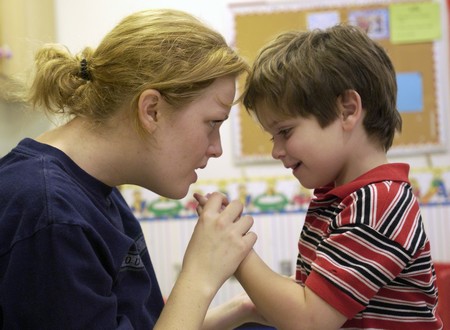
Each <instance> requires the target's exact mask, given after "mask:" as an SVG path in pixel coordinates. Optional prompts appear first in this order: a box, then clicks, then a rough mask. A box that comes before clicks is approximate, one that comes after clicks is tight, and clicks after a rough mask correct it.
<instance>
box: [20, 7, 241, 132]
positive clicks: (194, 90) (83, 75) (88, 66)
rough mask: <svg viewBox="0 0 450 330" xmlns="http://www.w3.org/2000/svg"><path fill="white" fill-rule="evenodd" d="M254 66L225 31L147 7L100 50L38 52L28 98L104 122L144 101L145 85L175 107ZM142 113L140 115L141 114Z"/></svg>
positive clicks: (121, 25)
mask: <svg viewBox="0 0 450 330" xmlns="http://www.w3.org/2000/svg"><path fill="white" fill-rule="evenodd" d="M244 71H248V66H247V63H246V62H245V61H244V60H243V59H242V58H241V57H240V56H239V55H238V54H237V53H236V52H235V51H234V50H233V49H232V48H231V47H230V46H228V45H227V43H226V41H225V40H224V38H223V36H222V35H221V34H219V33H217V32H216V31H214V30H212V29H211V28H209V27H208V26H206V25H205V24H203V23H202V22H201V21H199V20H198V19H196V18H195V17H193V16H191V15H190V14H187V13H185V12H182V11H178V10H166V9H164V10H146V11H141V12H137V13H134V14H132V15H130V16H128V17H126V18H124V19H123V20H122V21H121V22H120V23H119V24H118V25H117V26H116V27H115V28H114V29H113V30H112V31H111V32H110V33H108V34H107V35H106V36H105V37H104V39H103V40H102V42H101V43H100V44H99V46H98V47H97V49H95V50H94V49H91V48H85V49H84V50H83V51H82V52H81V53H79V54H77V55H72V54H71V53H70V52H69V51H68V49H66V48H64V47H62V46H59V45H48V46H46V47H44V48H42V49H41V50H39V51H38V52H37V54H36V56H35V75H34V77H33V80H32V85H31V86H30V89H29V95H28V101H29V102H30V103H31V104H32V105H33V106H35V107H37V106H43V107H44V109H45V111H47V112H48V113H49V114H55V113H62V114H66V115H69V116H71V117H73V116H79V117H86V118H89V119H92V121H93V122H96V123H101V122H102V121H104V120H105V119H107V118H109V117H110V116H111V115H112V114H113V113H114V112H115V111H117V110H118V109H119V108H121V107H123V106H129V107H130V108H131V109H136V108H137V102H138V98H139V95H140V94H141V93H142V92H143V91H144V90H146V89H149V88H152V89H156V90H158V91H159V92H160V93H161V95H162V96H163V97H164V99H165V100H166V101H167V102H168V103H169V104H171V105H172V106H173V107H174V108H175V109H176V108H179V107H181V106H183V105H185V104H187V103H189V102H191V101H192V100H193V98H195V97H196V96H198V95H199V94H200V93H201V92H202V90H204V89H205V88H206V87H208V86H209V85H210V84H211V83H212V82H213V81H214V80H215V79H216V78H219V77H223V76H229V75H232V76H237V75H239V74H241V73H243V72H244ZM135 118H136V120H137V114H136V117H135Z"/></svg>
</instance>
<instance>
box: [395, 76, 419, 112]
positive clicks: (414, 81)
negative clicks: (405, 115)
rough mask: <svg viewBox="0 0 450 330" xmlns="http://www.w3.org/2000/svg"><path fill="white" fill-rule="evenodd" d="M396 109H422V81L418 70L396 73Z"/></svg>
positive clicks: (403, 110) (412, 110)
mask: <svg viewBox="0 0 450 330" xmlns="http://www.w3.org/2000/svg"><path fill="white" fill-rule="evenodd" d="M397 87H398V92H397V109H398V111H400V112H422V111H423V83H422V75H421V73H420V72H399V73H397Z"/></svg>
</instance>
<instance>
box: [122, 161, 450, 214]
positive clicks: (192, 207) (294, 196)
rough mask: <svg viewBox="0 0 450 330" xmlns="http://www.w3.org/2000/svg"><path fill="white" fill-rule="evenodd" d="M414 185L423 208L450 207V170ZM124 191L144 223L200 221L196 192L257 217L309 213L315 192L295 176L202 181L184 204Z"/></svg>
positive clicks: (425, 172)
mask: <svg viewBox="0 0 450 330" xmlns="http://www.w3.org/2000/svg"><path fill="white" fill-rule="evenodd" d="M410 181H411V185H412V189H413V193H414V194H415V196H416V197H417V198H418V200H419V202H420V203H421V204H422V205H427V204H430V205H436V204H450V196H449V192H448V187H449V185H450V168H436V167H426V168H421V169H411V175H410ZM120 189H121V191H122V193H123V195H124V197H125V199H126V200H127V202H128V203H129V204H130V207H131V209H132V210H133V212H134V213H135V215H136V216H137V217H138V218H139V219H143V220H151V219H167V218H196V217H197V211H196V208H197V205H198V204H197V201H196V200H195V199H194V198H193V194H194V192H197V193H199V194H202V195H204V194H207V193H211V192H214V191H220V192H222V193H223V194H224V195H226V196H227V197H228V198H229V199H230V200H232V199H239V200H240V201H241V202H242V203H243V204H244V206H245V209H244V213H248V214H253V215H257V214H266V213H290V212H305V211H306V209H307V208H308V204H309V202H310V200H311V197H312V191H311V190H309V189H306V188H304V187H302V186H301V185H300V184H299V183H298V181H297V180H296V179H295V178H293V177H291V176H279V177H260V178H237V179H233V178H230V179H219V180H204V181H201V180H200V181H198V182H197V183H196V184H195V185H193V186H192V190H191V191H190V192H189V194H188V195H187V196H186V198H184V199H182V200H171V199H167V198H164V197H161V196H158V195H156V194H154V193H152V192H151V191H149V190H146V189H143V188H140V187H136V186H131V185H125V186H121V187H120Z"/></svg>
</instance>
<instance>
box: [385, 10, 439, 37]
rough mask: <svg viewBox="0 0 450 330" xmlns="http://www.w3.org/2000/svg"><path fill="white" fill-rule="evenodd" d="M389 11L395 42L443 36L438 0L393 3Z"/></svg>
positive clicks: (392, 35)
mask: <svg viewBox="0 0 450 330" xmlns="http://www.w3.org/2000/svg"><path fill="white" fill-rule="evenodd" d="M389 13H390V23H391V42H392V43H393V44H401V43H416V42H426V41H435V40H438V39H440V38H441V32H442V31H441V15H440V4H439V3H437V2H422V3H397V4H391V5H390V6H389Z"/></svg>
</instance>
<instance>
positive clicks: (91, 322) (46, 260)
mask: <svg viewBox="0 0 450 330" xmlns="http://www.w3.org/2000/svg"><path fill="white" fill-rule="evenodd" d="M102 245H103V243H102V241H101V239H100V238H99V237H98V236H97V235H96V234H95V233H93V232H89V231H86V230H84V229H83V228H81V227H80V226H77V225H66V224H64V225H62V224H52V225H49V226H47V227H45V228H43V229H41V230H39V231H37V232H36V233H35V234H34V235H33V236H32V237H27V238H24V239H22V240H20V241H18V242H16V244H15V245H14V246H13V247H12V250H11V251H10V252H9V253H8V254H7V256H2V257H1V258H9V260H8V262H6V263H3V262H2V263H1V264H6V265H7V269H6V270H5V272H4V278H2V284H1V296H2V299H1V300H2V306H1V307H2V310H3V311H2V312H3V313H2V314H3V315H2V317H3V320H2V321H3V322H2V323H3V327H4V328H5V329H13V328H14V329H17V328H20V329H31V328H34V327H35V326H36V325H37V324H39V327H40V328H42V329H63V328H66V329H67V328H70V329H116V328H120V329H131V328H132V327H131V323H130V322H129V320H127V318H126V317H120V316H118V315H117V299H116V297H115V295H114V294H113V293H112V289H111V288H112V286H113V281H114V278H113V276H112V274H113V273H114V270H113V269H112V265H111V264H109V263H108V259H109V256H108V255H106V254H107V251H108V250H107V249H106V248H103V246H102Z"/></svg>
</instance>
